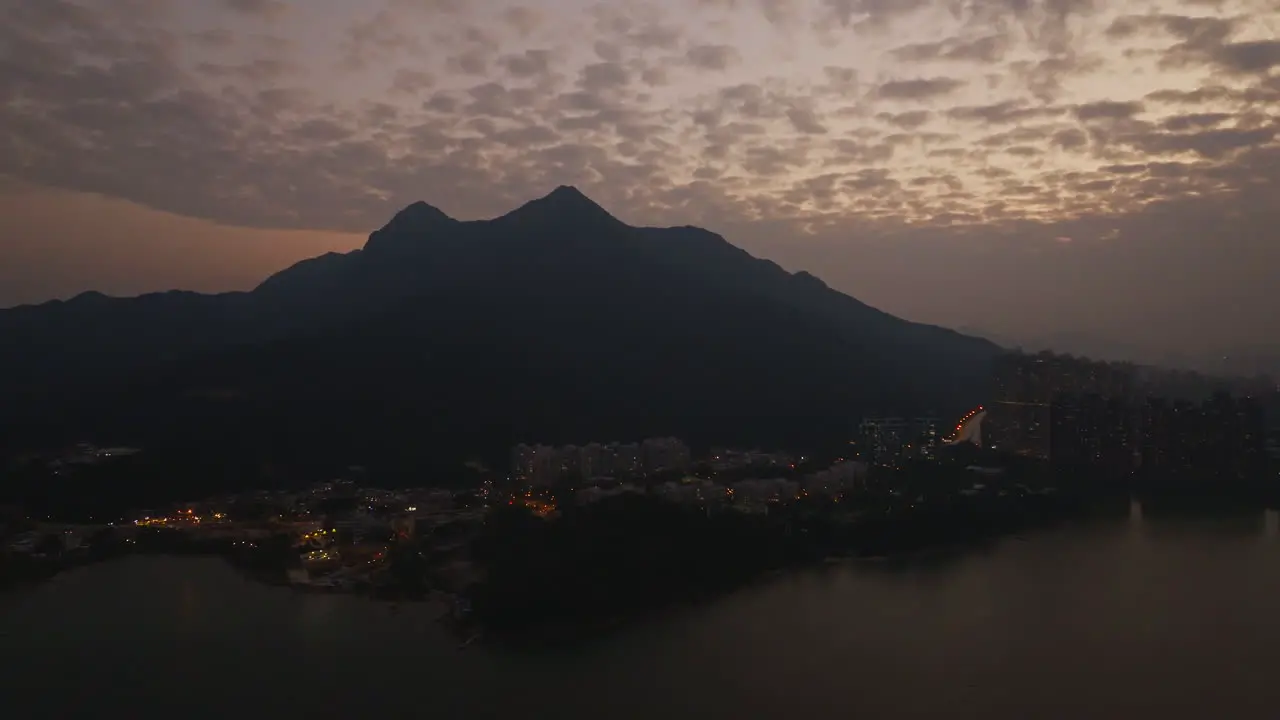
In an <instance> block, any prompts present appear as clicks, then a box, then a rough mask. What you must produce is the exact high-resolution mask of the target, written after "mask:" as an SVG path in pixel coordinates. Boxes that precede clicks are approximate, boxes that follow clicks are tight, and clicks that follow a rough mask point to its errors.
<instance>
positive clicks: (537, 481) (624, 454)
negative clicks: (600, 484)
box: [511, 437, 690, 487]
mask: <svg viewBox="0 0 1280 720" xmlns="http://www.w3.org/2000/svg"><path fill="white" fill-rule="evenodd" d="M689 465H690V454H689V447H688V446H687V445H685V444H684V443H683V442H681V441H680V440H679V439H677V438H670V437H668V438H650V439H648V440H645V441H644V442H639V443H635V442H632V443H618V442H610V443H598V442H592V443H587V444H586V445H581V446H579V445H560V446H550V445H526V444H523V443H522V444H520V445H517V446H515V447H514V448H513V449H512V451H511V474H512V479H513V481H515V483H516V484H518V485H522V486H532V487H549V486H552V485H556V484H558V483H560V482H562V481H566V480H578V479H581V480H586V481H592V480H595V479H598V478H638V477H644V476H646V475H651V474H654V473H659V472H666V471H684V470H686V469H688V467H689Z"/></svg>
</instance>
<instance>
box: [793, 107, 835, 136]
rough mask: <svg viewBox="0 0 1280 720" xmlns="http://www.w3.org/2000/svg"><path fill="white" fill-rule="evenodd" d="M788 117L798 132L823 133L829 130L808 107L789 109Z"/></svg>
mask: <svg viewBox="0 0 1280 720" xmlns="http://www.w3.org/2000/svg"><path fill="white" fill-rule="evenodd" d="M787 119H788V120H790V121H791V126H792V127H794V128H795V129H796V131H797V132H802V133H808V134H812V135H821V134H825V133H826V132H827V128H826V126H824V125H823V124H822V122H821V121H820V120H818V117H817V115H815V114H814V112H813V111H812V110H810V109H807V108H791V109H789V110H787Z"/></svg>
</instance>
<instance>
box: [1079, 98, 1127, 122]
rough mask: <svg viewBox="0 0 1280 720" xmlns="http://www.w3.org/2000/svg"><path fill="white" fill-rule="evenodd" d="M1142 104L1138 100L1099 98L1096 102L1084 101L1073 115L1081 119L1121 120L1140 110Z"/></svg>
mask: <svg viewBox="0 0 1280 720" xmlns="http://www.w3.org/2000/svg"><path fill="white" fill-rule="evenodd" d="M1142 110H1143V106H1142V103H1140V102H1136V101H1133V102H1114V101H1111V100H1100V101H1098V102H1092V103H1085V104H1084V105H1080V106H1078V107H1076V109H1075V115H1076V117H1077V118H1079V119H1080V120H1082V121H1085V122H1088V121H1090V120H1122V119H1127V118H1131V117H1133V116H1134V115H1137V114H1138V113H1140V112H1142Z"/></svg>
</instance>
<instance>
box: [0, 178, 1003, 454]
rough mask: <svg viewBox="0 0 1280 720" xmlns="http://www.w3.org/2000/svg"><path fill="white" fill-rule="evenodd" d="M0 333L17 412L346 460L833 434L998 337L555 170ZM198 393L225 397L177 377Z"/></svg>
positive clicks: (83, 430)
mask: <svg viewBox="0 0 1280 720" xmlns="http://www.w3.org/2000/svg"><path fill="white" fill-rule="evenodd" d="M42 308H43V309H42ZM0 333H7V334H8V335H9V336H10V337H12V338H15V339H16V340H17V343H16V344H15V343H10V346H9V347H10V349H9V351H7V352H6V351H5V350H4V349H0V371H4V375H3V378H7V379H8V381H6V380H4V379H0V398H4V399H7V400H9V401H10V402H9V406H8V407H10V408H22V409H23V410H24V411H25V412H27V413H28V416H27V417H37V416H38V417H40V418H42V420H41V422H37V423H34V426H36V427H41V428H43V430H39V431H37V430H32V431H31V433H28V434H32V433H34V434H40V433H44V435H45V436H49V437H52V436H54V435H63V436H67V437H71V436H75V435H76V434H77V433H79V434H80V435H83V436H97V435H101V434H103V433H107V434H111V435H112V437H111V439H112V440H116V439H119V440H121V441H128V442H134V443H138V444H147V443H152V444H160V445H165V444H167V445H174V444H181V443H183V442H189V441H190V440H189V436H190V435H192V434H200V433H214V432H215V431H216V432H217V433H220V434H221V435H223V436H225V437H227V438H232V437H234V438H237V439H236V440H234V441H232V440H230V439H228V440H227V442H228V443H232V444H233V445H236V446H238V447H242V452H249V450H248V449H243V448H252V453H253V454H254V455H255V456H258V455H273V454H281V453H283V454H290V453H293V454H294V455H300V454H306V453H308V452H315V450H314V449H312V450H308V449H307V448H308V443H321V442H322V443H323V445H324V446H325V448H326V452H333V453H335V454H343V455H344V456H346V457H348V459H356V458H355V457H352V456H360V458H361V461H363V458H364V456H366V455H369V454H373V455H378V454H385V455H396V454H398V453H399V454H402V453H404V452H407V451H406V450H405V449H404V446H405V444H406V443H409V444H413V442H415V441H411V440H409V439H408V438H409V437H416V438H418V440H417V441H416V442H417V443H419V444H422V443H426V446H430V447H435V448H441V447H451V448H453V449H455V450H457V451H458V452H462V451H464V450H465V451H468V452H471V451H474V452H480V453H485V454H487V455H488V456H494V454H495V453H498V448H501V447H502V446H503V445H504V444H506V443H510V442H512V441H521V440H535V441H536V440H552V439H555V438H577V437H579V436H583V437H582V438H581V439H583V440H586V439H590V437H586V435H589V434H590V433H591V432H595V431H596V430H593V428H596V429H598V431H600V432H604V431H605V430H610V431H611V432H612V433H615V434H616V435H610V437H614V436H617V437H624V436H635V435H640V434H648V433H655V434H659V433H660V434H678V435H684V436H687V437H689V438H691V439H694V440H700V441H707V442H711V441H716V442H721V441H723V442H731V441H736V440H741V441H747V440H750V441H752V442H757V443H761V444H768V443H774V444H782V443H795V442H801V441H804V440H805V439H806V438H814V439H817V438H821V439H822V440H823V441H824V442H825V441H831V442H834V441H837V440H838V438H839V437H841V436H842V435H844V434H847V432H848V431H849V430H850V428H851V426H852V424H853V422H854V419H855V418H856V417H858V415H859V414H860V413H870V412H876V411H885V412H902V413H907V412H927V411H929V410H937V411H939V412H943V413H946V412H951V411H953V410H954V409H956V408H961V407H965V406H966V404H967V403H973V402H977V401H980V400H981V397H982V395H983V391H984V389H985V388H984V386H983V383H984V382H985V378H986V373H987V367H988V363H989V360H990V357H991V356H992V355H993V354H994V352H995V351H996V349H997V348H996V346H995V345H994V344H992V343H989V342H987V341H985V340H982V339H980V338H971V337H967V336H964V335H962V334H960V333H957V332H955V331H952V330H948V329H945V328H939V327H936V326H932V325H924V324H918V323H912V322H909V321H906V320H902V319H900V318H896V317H894V316H892V315H890V314H888V313H885V312H883V311H881V310H878V309H876V308H873V307H871V306H868V305H866V304H865V303H862V302H861V301H858V300H857V299H856V298H853V297H851V296H849V295H846V294H844V293H840V292H838V291H836V290H833V289H831V288H830V287H828V286H827V285H826V283H824V282H822V281H821V280H820V279H819V278H817V277H815V276H813V275H812V274H810V273H807V272H799V273H789V272H787V271H786V270H784V269H783V268H781V267H779V266H778V265H776V264H775V263H773V262H770V261H768V260H764V259H760V258H755V257H753V256H752V255H750V254H749V253H747V252H745V251H743V250H742V249H740V248H738V247H736V246H734V245H732V244H731V243H729V242H728V241H727V240H726V239H724V238H723V237H721V236H720V235H718V234H716V233H713V232H710V231H708V230H705V229H701V228H696V227H691V226H683V227H670V228H653V227H633V226H630V225H628V224H626V223H623V222H622V221H620V220H618V219H617V218H615V217H614V216H612V215H611V214H609V213H608V212H607V211H606V210H604V208H602V207H600V206H599V205H597V204H596V203H594V201H592V200H590V198H587V197H586V196H585V195H584V194H582V193H581V192H580V191H578V190H576V189H575V188H572V187H570V186H561V187H558V188H556V189H555V190H553V191H552V192H551V193H549V194H547V195H545V196H543V197H541V198H537V199H535V200H532V201H530V202H528V203H525V204H524V205H521V206H520V207H518V208H516V209H515V210H513V211H511V212H509V213H507V214H505V215H502V216H499V217H497V218H493V219H491V220H480V221H459V220H455V219H453V218H450V217H449V216H448V215H447V214H445V213H444V212H443V211H440V210H439V209H437V208H435V207H433V206H431V205H429V204H427V203H425V202H418V203H413V204H411V205H409V206H407V207H406V208H404V209H403V210H401V211H400V212H399V213H396V215H394V216H393V217H392V218H391V220H390V221H389V222H388V223H387V224H386V225H384V226H383V227H381V228H379V229H377V230H375V231H373V232H372V233H371V234H370V236H369V241H368V242H367V243H366V245H365V246H364V247H363V248H361V249H359V250H353V251H350V252H347V253H326V254H324V255H320V256H317V257H314V258H309V259H306V260H303V261H300V262H298V263H295V264H294V265H292V266H290V267H288V268H285V269H284V270H281V271H280V272H277V273H274V274H273V275H271V276H270V277H268V278H266V279H265V280H264V281H263V282H262V283H260V284H259V285H258V286H257V287H256V288H254V289H253V290H252V291H249V292H246V293H227V294H220V295H200V294H195V293H183V292H177V293H158V294H150V295H145V296H139V297H138V298H131V299H120V298H106V297H105V296H103V297H102V298H98V297H95V296H89V297H88V298H87V299H86V300H84V301H77V302H72V301H67V302H63V303H62V304H60V305H42V306H28V308H27V309H26V310H23V311H21V312H16V311H14V310H10V311H0ZM14 347H21V348H25V350H23V351H21V352H14V350H13V348H14ZM86 356H92V357H94V358H95V362H94V363H84V362H83V361H82V358H84V357H86ZM15 379H16V380H15ZM215 391H216V392H215ZM81 392H83V394H84V396H85V397H86V398H87V397H90V396H92V401H91V402H90V401H89V400H84V399H80V398H77V393H81ZM213 396H217V397H221V398H228V397H236V398H242V400H239V401H235V402H230V401H219V402H218V403H214V404H213V405H210V404H209V403H208V402H206V401H204V400H193V399H192V398H203V397H213ZM49 398H56V400H50V399H49ZM325 398H327V401H326V400H324V399H325ZM228 402H230V404H227V403H228ZM237 403H238V404H237ZM90 406H92V407H90ZM17 416H18V417H22V415H21V413H18V414H17ZM162 417H169V418H173V420H172V421H171V422H160V421H159V419H158V418H162ZM322 419H323V421H322ZM317 423H318V424H317ZM5 424H7V425H8V426H9V428H14V427H15V426H16V425H20V424H21V423H17V422H15V413H14V412H10V413H9V414H8V416H7V417H4V416H0V425H5ZM215 429H216V430H215ZM267 437H271V438H274V440H272V441H268V440H266V439H265V438H267ZM424 437H425V438H430V439H429V440H423V438H424ZM308 438H310V440H309V439H308ZM418 459H419V460H421V458H418Z"/></svg>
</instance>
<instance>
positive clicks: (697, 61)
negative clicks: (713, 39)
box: [685, 45, 742, 70]
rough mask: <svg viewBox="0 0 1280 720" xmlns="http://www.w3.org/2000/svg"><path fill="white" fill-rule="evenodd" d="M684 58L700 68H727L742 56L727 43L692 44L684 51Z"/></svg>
mask: <svg viewBox="0 0 1280 720" xmlns="http://www.w3.org/2000/svg"><path fill="white" fill-rule="evenodd" d="M685 59H687V60H688V61H689V64H690V65H692V66H694V67H695V68H698V69H700V70H727V69H728V68H729V67H730V66H731V65H733V64H735V63H737V62H739V61H741V60H742V56H741V55H740V54H739V53H738V49H737V48H735V47H732V46H729V45H694V46H693V47H691V48H689V49H688V50H687V51H686V52H685Z"/></svg>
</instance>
